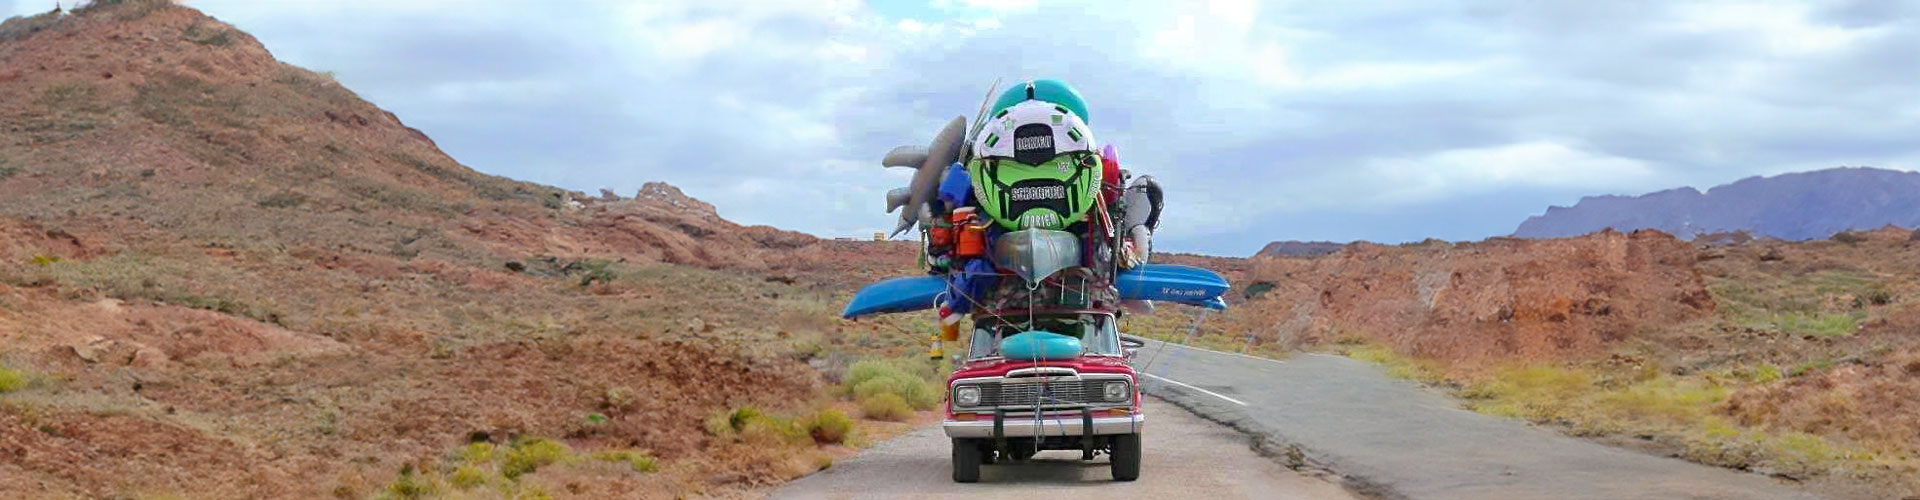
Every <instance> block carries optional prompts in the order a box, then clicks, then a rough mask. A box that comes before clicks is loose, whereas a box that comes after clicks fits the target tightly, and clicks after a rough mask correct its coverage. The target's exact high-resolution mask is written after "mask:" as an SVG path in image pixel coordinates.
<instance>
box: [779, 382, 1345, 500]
mask: <svg viewBox="0 0 1920 500" xmlns="http://www.w3.org/2000/svg"><path fill="white" fill-rule="evenodd" d="M1145 406H1146V410H1147V432H1146V434H1145V436H1146V450H1145V451H1146V457H1145V461H1144V462H1142V464H1141V474H1140V479H1139V480H1138V481H1134V482H1131V483H1116V482H1113V480H1112V479H1111V478H1110V477H1109V476H1108V475H1107V460H1106V457H1104V456H1102V457H1100V458H1098V459H1095V460H1094V461H1093V462H1091V463H1082V462H1080V453H1079V452H1061V451H1049V452H1042V453H1041V454H1039V455H1037V456H1035V457H1034V458H1033V460H1032V461H1031V462H1029V463H1026V464H1018V465H988V466H984V467H982V470H981V482H979V483H976V484H956V483H954V482H953V480H952V470H953V469H952V465H951V463H950V462H949V460H950V459H949V453H950V449H951V446H952V445H951V442H950V441H948V440H947V438H946V435H944V434H941V432H940V428H939V427H938V426H934V427H928V428H925V429H921V430H918V431H914V432H913V433H910V434H907V435H905V436H902V437H898V438H894V439H893V440H891V441H887V442H885V443H881V444H879V445H877V446H874V447H873V448H870V449H867V450H865V451H862V452H861V453H860V454H859V455H856V456H854V457H853V458H850V459H847V460H844V461H841V462H838V463H835V464H834V465H833V467H832V468H829V469H827V470H825V471H822V472H820V473H818V474H814V475H812V476H808V477H805V478H801V479H800V480H798V481H794V482H792V483H788V484H787V485H786V486H783V487H781V488H780V489H778V490H775V491H774V492H773V494H772V497H771V498H776V499H812V498H825V499H865V498H872V499H896V498H899V499H942V498H951V499H965V500H981V499H988V498H1044V499H1047V500H1069V499H1077V498H1086V499H1099V500H1116V499H1126V498H1141V499H1176V498H1209V499H1211V498H1274V499H1338V500H1353V499H1354V498H1355V497H1354V496H1353V495H1352V494H1351V493H1348V492H1347V491H1346V490H1345V489H1343V488H1341V487H1340V486H1338V485H1335V484H1334V483H1331V482H1327V481H1324V480H1321V479H1318V478H1314V477H1308V476H1305V475H1301V474H1300V473H1297V472H1294V471H1291V470H1288V469H1287V468H1285V467H1281V466H1280V465H1279V464H1278V463H1277V462H1275V461H1273V460H1271V459H1268V458H1265V457H1261V456H1259V455H1256V454H1254V453H1253V451H1252V449H1251V448H1249V447H1248V444H1249V442H1250V441H1249V440H1248V438H1247V436H1246V435H1245V434H1241V433H1240V432H1239V431H1235V430H1233V429H1228V428H1226V427H1221V426H1220V425H1217V424H1214V423H1212V422H1207V421H1205V420H1202V419H1200V418H1199V417H1197V416H1194V415H1193V414H1191V413H1188V412H1186V411H1183V410H1181V409H1180V408H1178V407H1175V406H1173V405H1172V404H1169V403H1166V402H1164V401H1158V400H1149V401H1147V403H1146V405H1145Z"/></svg>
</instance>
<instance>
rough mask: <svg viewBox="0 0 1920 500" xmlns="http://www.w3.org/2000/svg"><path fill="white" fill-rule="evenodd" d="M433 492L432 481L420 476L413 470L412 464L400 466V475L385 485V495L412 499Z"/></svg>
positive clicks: (424, 496)
mask: <svg viewBox="0 0 1920 500" xmlns="http://www.w3.org/2000/svg"><path fill="white" fill-rule="evenodd" d="M433 493H434V491H433V482H432V481H429V480H427V478H423V477H420V474H419V473H417V472H415V471H414V469H413V464H406V465H402V466H400V477H398V478H395V479H394V480H393V483H392V484H388V485H387V494H386V497H387V498H394V499H403V500H413V499H417V498H427V496H429V495H432V494H433Z"/></svg>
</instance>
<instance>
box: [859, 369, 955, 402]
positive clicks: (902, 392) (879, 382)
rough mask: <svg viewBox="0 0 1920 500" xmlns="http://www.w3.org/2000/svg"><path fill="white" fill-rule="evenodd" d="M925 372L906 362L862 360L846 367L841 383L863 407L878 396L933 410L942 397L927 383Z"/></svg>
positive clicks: (941, 394) (927, 375)
mask: <svg viewBox="0 0 1920 500" xmlns="http://www.w3.org/2000/svg"><path fill="white" fill-rule="evenodd" d="M926 371H928V369H925V368H917V367H915V366H914V365H913V362H912V361H909V360H863V361H859V362H855V363H854V364H853V366H851V367H848V368H847V376H846V377H845V379H844V381H843V383H844V384H845V386H846V388H847V391H848V392H849V393H850V394H852V395H853V397H854V399H855V400H856V401H860V402H862V403H863V404H864V403H865V402H866V401H867V400H869V399H872V398H873V397H875V396H878V395H880V394H892V395H894V396H896V397H898V398H899V399H900V400H901V402H903V403H906V404H907V405H908V406H909V407H911V408H914V409H920V410H928V409H932V408H933V407H935V406H938V405H939V404H940V399H941V398H942V397H943V396H944V394H943V392H944V391H941V390H940V388H939V386H938V385H936V384H934V383H933V382H932V381H930V374H923V373H922V372H926Z"/></svg>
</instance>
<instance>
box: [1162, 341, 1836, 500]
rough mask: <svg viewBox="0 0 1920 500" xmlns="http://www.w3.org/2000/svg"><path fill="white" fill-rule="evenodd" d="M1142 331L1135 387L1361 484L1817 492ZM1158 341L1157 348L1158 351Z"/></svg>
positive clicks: (1509, 492)
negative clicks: (1146, 337) (1295, 450)
mask: <svg viewBox="0 0 1920 500" xmlns="http://www.w3.org/2000/svg"><path fill="white" fill-rule="evenodd" d="M1166 345H1167V346H1169V347H1165V348H1164V350H1162V349H1163V348H1162V344H1160V343H1157V342H1151V341H1148V344H1147V345H1146V346H1144V347H1142V348H1141V349H1140V354H1139V356H1140V357H1139V360H1138V362H1139V363H1140V364H1142V365H1144V366H1145V368H1146V373H1147V374H1148V375H1150V376H1148V377H1143V378H1145V379H1146V381H1143V382H1142V383H1141V387H1142V388H1143V389H1145V390H1147V391H1148V392H1150V393H1153V394H1155V395H1157V396H1160V397H1163V398H1167V399H1168V400H1169V401H1171V402H1174V403H1176V404H1179V405H1181V406H1185V407H1188V408H1190V409H1192V410H1194V411H1195V412H1197V413H1199V414H1201V415H1203V416H1206V417H1207V418H1209V419H1212V420H1216V421H1221V422H1224V423H1227V424H1229V425H1233V426H1235V427H1238V428H1241V429H1242V430H1245V431H1248V432H1250V433H1253V434H1255V435H1257V436H1259V435H1264V436H1271V437H1272V438H1274V439H1276V440H1278V441H1281V442H1286V443H1293V444H1295V445H1297V446H1299V447H1300V448H1301V449H1302V450H1303V451H1304V453H1305V455H1306V456H1307V458H1308V459H1309V460H1310V461H1312V462H1314V463H1316V464H1318V465H1322V466H1325V467H1327V468H1328V469H1331V470H1333V471H1334V472H1336V473H1338V474H1340V475H1342V476H1345V477H1346V478H1347V479H1348V480H1349V481H1350V482H1351V483H1353V484H1356V485H1358V486H1357V487H1358V489H1359V490H1360V491H1362V492H1364V493H1366V494H1369V495H1375V496H1381V497H1386V498H1411V499H1422V500H1425V499H1522V498H1524V499H1533V498H1554V499H1563V498H1565V499H1574V498H1592V499H1639V498H1645V499H1702V500H1708V499H1711V500H1719V499H1726V500H1735V499H1738V500H1758V499H1803V498H1819V497H1817V496H1814V495H1811V494H1808V493H1805V492H1801V491H1797V490H1794V489H1791V488H1789V487H1786V486H1783V485H1781V484H1780V483H1778V482H1777V481H1776V480H1773V479H1770V478H1767V477H1764V476H1760V475H1755V474H1746V473H1741V472H1736V471H1730V470H1726V469H1720V468H1715V467H1708V466H1704V465H1699V464H1694V463H1691V462H1686V461H1682V460H1678V459H1673V458H1665V457H1656V456H1652V455H1647V454H1643V453H1639V452H1634V451H1629V450H1624V449H1619V448H1613V447H1609V446H1604V445H1600V444H1596V443H1592V442H1588V441H1583V440H1579V439H1574V438H1569V437H1566V436H1563V435H1560V434H1558V433H1555V432H1552V431H1549V430H1545V429H1540V428H1535V427H1532V426H1529V425H1527V424H1526V423H1524V422H1520V421H1516V420H1511V419H1503V418H1495V417H1489V416H1486V415H1480V414H1477V413H1473V412H1469V411H1466V410H1463V409H1461V408H1460V405H1459V404H1458V403H1457V402H1455V401H1454V400H1451V399H1449V398H1447V397H1446V396H1444V395H1441V394H1437V393H1435V392H1434V391H1430V390H1426V389H1422V388H1420V387H1418V386H1416V385H1414V384H1413V383H1411V382H1407V381H1404V380H1399V379H1394V378H1391V377H1387V376H1385V375H1383V374H1381V373H1380V371H1379V370H1378V369H1376V368H1375V367H1373V366H1371V365H1368V364H1366V363H1363V362H1360V361H1355V360H1352V359H1348V358H1344V357H1339V356H1329V355H1320V354H1301V355H1296V356H1294V357H1293V358H1291V359H1288V360H1286V361H1273V360H1267V359H1261V358H1253V357H1248V356H1242V355H1238V354H1231V353H1221V352H1214V351H1206V350H1201V349H1196V348H1190V347H1184V346H1179V345H1174V344H1166ZM1156 351H1159V352H1158V354H1157V357H1156Z"/></svg>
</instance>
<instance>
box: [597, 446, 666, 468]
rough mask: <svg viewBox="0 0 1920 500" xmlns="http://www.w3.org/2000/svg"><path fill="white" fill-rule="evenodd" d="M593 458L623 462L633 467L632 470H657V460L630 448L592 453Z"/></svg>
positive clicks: (658, 466)
mask: <svg viewBox="0 0 1920 500" xmlns="http://www.w3.org/2000/svg"><path fill="white" fill-rule="evenodd" d="M593 458H594V459H595V460H602V461H607V462H616V463H624V464H627V465H629V466H631V467H633V471H634V472H658V471H660V463H659V460H658V459H656V458H654V457H651V456H647V455H646V454H645V453H640V452H636V451H632V450H611V451H602V452H599V453H595V454H593Z"/></svg>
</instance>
